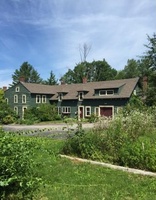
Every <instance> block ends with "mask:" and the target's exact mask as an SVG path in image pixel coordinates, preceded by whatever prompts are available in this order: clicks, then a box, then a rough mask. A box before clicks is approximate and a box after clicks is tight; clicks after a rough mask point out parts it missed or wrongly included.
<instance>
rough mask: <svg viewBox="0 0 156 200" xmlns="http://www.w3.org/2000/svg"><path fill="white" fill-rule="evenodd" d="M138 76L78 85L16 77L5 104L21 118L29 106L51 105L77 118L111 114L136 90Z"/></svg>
mask: <svg viewBox="0 0 156 200" xmlns="http://www.w3.org/2000/svg"><path fill="white" fill-rule="evenodd" d="M138 81H139V78H131V79H122V80H111V81H100V82H87V80H86V79H84V80H83V83H79V84H61V85H42V84H35V83H26V82H24V80H22V81H21V80H20V81H19V82H18V83H17V84H16V85H14V86H12V87H10V88H9V89H7V90H6V91H5V98H6V101H7V102H8V104H9V105H10V106H11V107H12V108H13V109H14V111H15V112H16V113H18V115H19V116H20V117H21V118H23V116H24V112H25V110H26V109H28V108H30V107H35V106H39V105H40V104H47V103H48V104H53V103H55V105H56V106H57V108H58V114H60V115H66V116H69V117H75V116H77V115H78V118H79V119H80V118H86V117H90V116H91V114H92V113H94V114H95V115H97V116H106V117H114V114H115V113H116V112H117V111H118V109H120V108H121V107H123V106H125V105H126V104H127V102H128V101H129V99H130V98H131V96H132V94H136V93H137V90H138Z"/></svg>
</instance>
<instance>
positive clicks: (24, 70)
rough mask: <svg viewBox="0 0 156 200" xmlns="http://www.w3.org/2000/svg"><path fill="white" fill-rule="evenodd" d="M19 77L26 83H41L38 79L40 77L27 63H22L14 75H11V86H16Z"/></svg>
mask: <svg viewBox="0 0 156 200" xmlns="http://www.w3.org/2000/svg"><path fill="white" fill-rule="evenodd" d="M20 77H24V78H25V82H28V83H41V82H42V79H41V78H40V75H39V74H38V72H37V71H36V70H35V69H34V68H33V66H32V65H30V64H29V63H28V62H24V63H23V64H22V65H21V66H20V69H19V70H18V69H16V70H15V72H14V74H13V75H12V79H13V83H12V84H13V85H14V84H16V83H17V82H18V81H19V79H20Z"/></svg>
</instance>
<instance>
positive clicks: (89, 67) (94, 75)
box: [61, 59, 117, 83]
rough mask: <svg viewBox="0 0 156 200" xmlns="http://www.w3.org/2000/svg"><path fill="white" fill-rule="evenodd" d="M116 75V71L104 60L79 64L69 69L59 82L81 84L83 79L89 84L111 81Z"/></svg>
mask: <svg viewBox="0 0 156 200" xmlns="http://www.w3.org/2000/svg"><path fill="white" fill-rule="evenodd" d="M116 74H117V70H115V69H114V68H112V67H111V66H110V65H109V64H108V63H107V62H106V60H105V59H104V60H102V61H93V62H91V63H89V62H81V63H79V64H77V65H76V66H75V67H74V69H73V70H71V69H69V70H68V71H67V73H65V75H64V76H63V77H61V80H63V81H64V82H66V83H82V80H83V78H84V77H86V78H87V80H88V81H89V82H92V81H105V80H112V79H114V77H115V76H116Z"/></svg>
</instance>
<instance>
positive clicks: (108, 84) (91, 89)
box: [21, 78, 139, 100]
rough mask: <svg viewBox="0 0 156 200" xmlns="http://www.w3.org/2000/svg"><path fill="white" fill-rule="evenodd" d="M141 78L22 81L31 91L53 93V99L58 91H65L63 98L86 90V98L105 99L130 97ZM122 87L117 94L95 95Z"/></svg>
mask: <svg viewBox="0 0 156 200" xmlns="http://www.w3.org/2000/svg"><path fill="white" fill-rule="evenodd" d="M138 80H139V78H130V79H121V80H111V81H99V82H87V83H78V84H63V85H42V84H34V83H25V82H21V83H22V84H23V85H24V87H25V88H27V90H29V91H30V93H34V94H51V95H52V97H51V100H57V99H58V93H64V97H63V100H70V99H78V92H80V91H85V92H86V93H85V96H84V99H100V98H102V99H104V98H107V99H108V98H111V99H116V98H129V97H130V96H131V94H132V92H133V90H134V89H135V87H136V84H137V83H138ZM115 88H121V90H120V93H119V94H116V95H106V96H95V90H98V89H115Z"/></svg>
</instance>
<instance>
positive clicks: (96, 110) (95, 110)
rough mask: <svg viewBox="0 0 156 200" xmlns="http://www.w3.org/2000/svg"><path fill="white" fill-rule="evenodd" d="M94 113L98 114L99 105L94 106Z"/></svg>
mask: <svg viewBox="0 0 156 200" xmlns="http://www.w3.org/2000/svg"><path fill="white" fill-rule="evenodd" d="M94 114H95V115H96V116H99V107H95V109H94Z"/></svg>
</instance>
